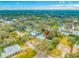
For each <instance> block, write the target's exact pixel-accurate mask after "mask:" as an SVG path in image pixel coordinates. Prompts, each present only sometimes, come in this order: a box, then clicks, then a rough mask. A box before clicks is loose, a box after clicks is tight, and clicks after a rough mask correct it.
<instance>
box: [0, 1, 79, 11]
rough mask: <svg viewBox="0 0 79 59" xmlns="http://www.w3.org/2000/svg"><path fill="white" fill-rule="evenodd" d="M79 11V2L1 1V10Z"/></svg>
mask: <svg viewBox="0 0 79 59" xmlns="http://www.w3.org/2000/svg"><path fill="white" fill-rule="evenodd" d="M53 9H79V1H0V10H53Z"/></svg>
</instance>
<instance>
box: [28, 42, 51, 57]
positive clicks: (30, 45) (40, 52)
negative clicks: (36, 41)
mask: <svg viewBox="0 0 79 59" xmlns="http://www.w3.org/2000/svg"><path fill="white" fill-rule="evenodd" d="M27 44H28V45H29V47H31V48H32V49H34V50H35V51H36V52H37V54H36V55H35V56H34V57H33V58H52V57H51V56H48V55H46V54H45V53H43V52H42V51H40V50H38V49H36V48H35V46H34V45H33V44H32V43H30V42H27Z"/></svg>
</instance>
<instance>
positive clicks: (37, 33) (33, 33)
mask: <svg viewBox="0 0 79 59" xmlns="http://www.w3.org/2000/svg"><path fill="white" fill-rule="evenodd" d="M31 35H32V36H37V35H39V32H36V31H32V32H31Z"/></svg>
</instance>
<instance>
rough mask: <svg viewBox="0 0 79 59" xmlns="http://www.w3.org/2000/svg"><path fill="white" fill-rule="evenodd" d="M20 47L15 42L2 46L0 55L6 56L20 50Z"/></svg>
mask: <svg viewBox="0 0 79 59" xmlns="http://www.w3.org/2000/svg"><path fill="white" fill-rule="evenodd" d="M21 50H22V48H21V47H20V46H19V45H18V44H17V45H14V46H9V47H6V48H4V52H3V53H2V54H1V57H7V56H9V55H12V54H15V53H16V52H19V51H21Z"/></svg>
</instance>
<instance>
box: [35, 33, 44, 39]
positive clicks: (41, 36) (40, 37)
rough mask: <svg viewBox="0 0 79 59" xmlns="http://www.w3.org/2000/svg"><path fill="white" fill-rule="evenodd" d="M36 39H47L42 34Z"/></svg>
mask: <svg viewBox="0 0 79 59" xmlns="http://www.w3.org/2000/svg"><path fill="white" fill-rule="evenodd" d="M36 38H37V39H45V37H44V35H43V34H41V35H39V36H37V37H36Z"/></svg>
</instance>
